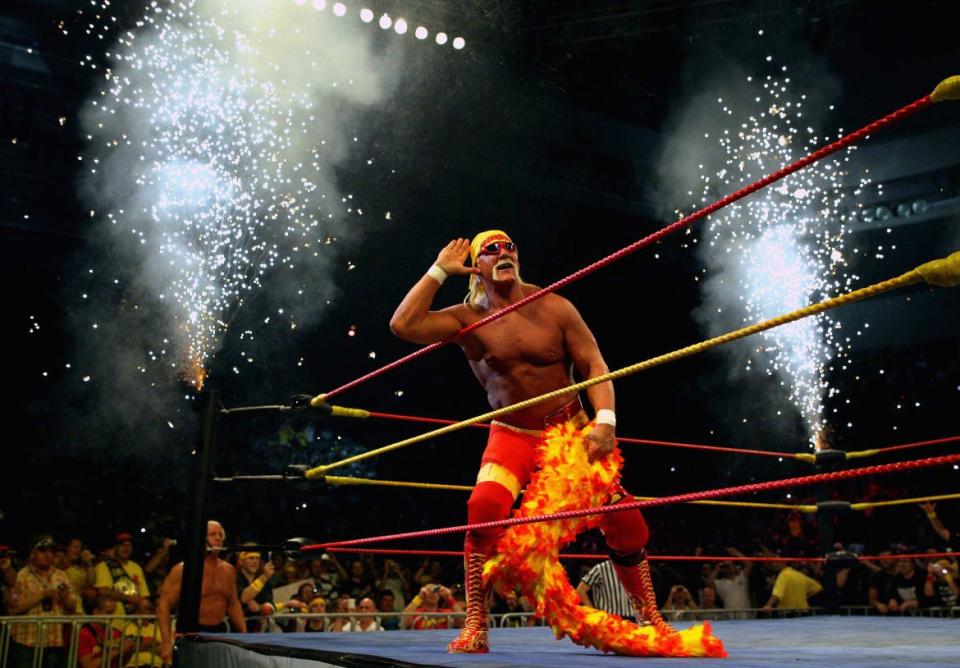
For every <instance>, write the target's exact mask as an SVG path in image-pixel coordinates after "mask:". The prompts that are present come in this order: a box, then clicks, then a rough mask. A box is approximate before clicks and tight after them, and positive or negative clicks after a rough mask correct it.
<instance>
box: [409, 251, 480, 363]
mask: <svg viewBox="0 0 960 668" xmlns="http://www.w3.org/2000/svg"><path fill="white" fill-rule="evenodd" d="M469 255H470V242H469V241H467V240H466V239H454V240H453V241H451V242H450V243H449V244H447V245H446V247H444V249H443V250H441V251H440V254H439V255H438V256H437V261H436V263H435V264H436V265H437V266H439V267H441V268H442V269H443V270H444V271H445V272H446V273H447V274H449V275H454V274H472V273H476V270H475V269H473V268H471V267H466V266H464V264H463V263H464V262H465V261H466V259H467V257H468V256H469ZM439 289H440V283H439V282H438V281H437V280H436V279H434V278H433V277H431V276H429V275H427V274H424V275H423V276H421V277H420V280H418V281H417V282H416V283H414V285H413V287H412V288H410V291H409V292H408V293H407V295H406V297H404V298H403V301H401V302H400V305H399V306H398V307H397V310H396V311H395V312H394V314H393V317H392V318H390V331H392V332H393V333H394V334H396V335H397V336H399V337H400V338H401V339H404V340H405V341H412V342H413V343H423V344H428V343H436V342H438V341H444V340H446V339H449V338H450V337H451V336H453V335H454V334H456V333H457V332H459V331H460V328H461V327H462V326H463V323H462V322H461V321H460V319H459V318H458V317H457V315H456V314H457V313H458V312H460V311H462V310H463V309H465V308H467V307H466V306H464V305H462V304H458V305H456V306H451V307H449V308H445V309H443V310H441V311H431V310H430V305H431V304H433V299H434V297H436V296H437V291H438V290H439Z"/></svg>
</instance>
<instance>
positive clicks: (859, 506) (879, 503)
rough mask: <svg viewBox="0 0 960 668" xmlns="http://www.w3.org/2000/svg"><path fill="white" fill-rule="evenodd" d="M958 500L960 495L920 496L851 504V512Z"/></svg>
mask: <svg viewBox="0 0 960 668" xmlns="http://www.w3.org/2000/svg"><path fill="white" fill-rule="evenodd" d="M953 499H960V494H941V495H939V496H921V497H917V498H915V499H896V500H895V501H864V502H863V503H851V504H850V509H851V510H868V509H870V508H882V507H884V506H902V505H906V504H908V503H926V502H927V501H950V500H953Z"/></svg>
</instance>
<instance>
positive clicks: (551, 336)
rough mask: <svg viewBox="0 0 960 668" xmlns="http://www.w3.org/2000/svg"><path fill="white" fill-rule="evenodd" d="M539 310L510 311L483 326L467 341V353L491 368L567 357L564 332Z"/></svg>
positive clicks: (505, 368)
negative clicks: (542, 315)
mask: <svg viewBox="0 0 960 668" xmlns="http://www.w3.org/2000/svg"><path fill="white" fill-rule="evenodd" d="M540 316H541V312H540V311H539V310H533V309H531V310H530V311H527V310H526V309H523V310H521V311H520V312H515V313H510V314H508V315H506V316H504V317H502V318H500V319H499V320H496V321H494V322H491V323H489V324H488V325H486V326H485V327H481V328H480V329H478V330H476V331H475V332H473V334H471V336H470V338H469V339H468V340H466V341H464V349H465V351H466V353H467V357H468V358H469V359H470V360H471V362H473V363H482V364H483V366H485V367H488V368H489V369H490V370H492V371H499V372H506V371H509V369H511V368H514V367H516V366H517V365H532V366H550V365H554V364H561V363H563V362H564V361H566V359H567V353H566V349H565V346H564V339H563V332H562V330H561V329H560V327H559V325H558V324H557V323H556V322H555V321H554V320H553V319H551V318H547V317H540Z"/></svg>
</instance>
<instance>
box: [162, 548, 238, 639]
mask: <svg viewBox="0 0 960 668" xmlns="http://www.w3.org/2000/svg"><path fill="white" fill-rule="evenodd" d="M223 565H224V566H225V568H224V569H223V570H224V573H225V575H224V583H225V584H226V585H227V592H229V593H228V594H227V617H229V618H230V625H231V627H232V630H234V631H237V632H239V633H246V632H247V620H245V619H244V618H243V606H242V605H240V597H239V596H238V595H237V588H236V586H234V583H235V582H236V581H237V571H236V570H235V569H234V568H233V566H231V565H229V564H223ZM158 617H159V614H158Z"/></svg>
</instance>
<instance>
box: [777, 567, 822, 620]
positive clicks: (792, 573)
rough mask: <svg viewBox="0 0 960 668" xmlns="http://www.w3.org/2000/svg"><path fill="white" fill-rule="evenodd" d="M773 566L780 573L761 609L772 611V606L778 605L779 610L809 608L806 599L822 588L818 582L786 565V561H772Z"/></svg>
mask: <svg viewBox="0 0 960 668" xmlns="http://www.w3.org/2000/svg"><path fill="white" fill-rule="evenodd" d="M774 567H775V568H779V569H780V573H779V574H778V575H777V579H776V581H775V582H774V583H773V592H772V593H771V594H770V598H769V600H767V603H766V605H764V606H763V609H764V610H765V611H767V612H770V611H772V610H773V608H774V607H779V608H780V609H781V610H807V609H809V608H810V604H809V603H808V599H809V598H810V597H811V596H814V595H816V594H818V593H819V592H820V590H821V589H823V587H822V586H821V585H820V583H819V582H817V581H816V580H814V579H813V578H811V577H810V576H808V575H804V574H803V573H801V572H800V571H798V570H795V569H794V568H792V567H790V566H788V565H787V564H786V562H782V561H781V562H774Z"/></svg>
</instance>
